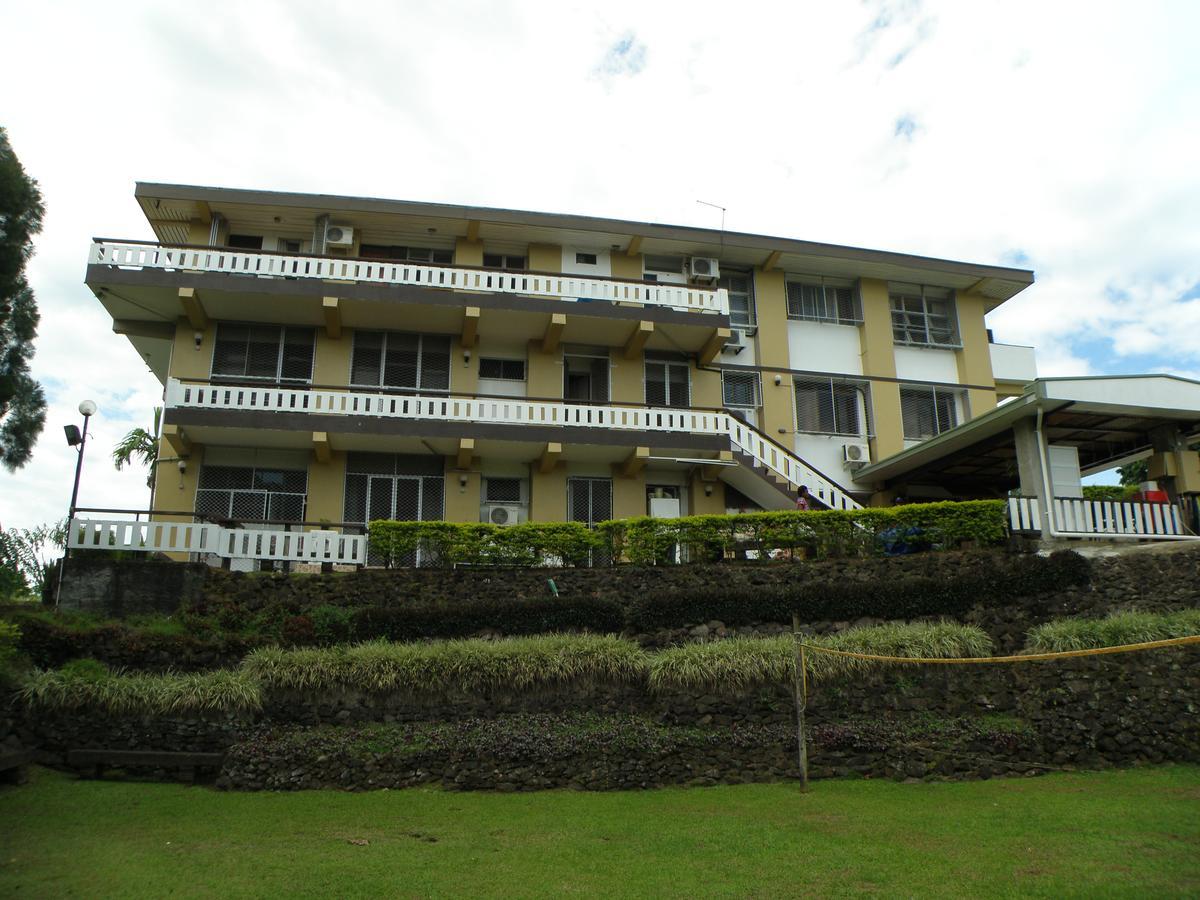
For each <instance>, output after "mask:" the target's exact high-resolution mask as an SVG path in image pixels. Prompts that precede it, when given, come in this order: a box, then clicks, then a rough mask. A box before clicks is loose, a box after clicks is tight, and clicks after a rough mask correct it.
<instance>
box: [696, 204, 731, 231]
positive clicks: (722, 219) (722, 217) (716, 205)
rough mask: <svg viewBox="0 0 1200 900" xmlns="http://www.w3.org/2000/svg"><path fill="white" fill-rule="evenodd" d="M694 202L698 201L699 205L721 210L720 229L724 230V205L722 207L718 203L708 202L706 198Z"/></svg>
mask: <svg viewBox="0 0 1200 900" xmlns="http://www.w3.org/2000/svg"><path fill="white" fill-rule="evenodd" d="M696 202H697V203H699V204H700V205H701V206H711V207H712V208H713V209H719V210H720V211H721V230H722V231H724V230H725V207H723V206H722V205H721V204H719V203H709V202H708V201H707V200H697V201H696Z"/></svg>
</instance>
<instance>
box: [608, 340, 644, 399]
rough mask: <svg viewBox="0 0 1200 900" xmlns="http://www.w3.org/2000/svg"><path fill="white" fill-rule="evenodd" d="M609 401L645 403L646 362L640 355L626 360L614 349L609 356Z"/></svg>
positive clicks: (621, 351) (622, 354) (622, 352)
mask: <svg viewBox="0 0 1200 900" xmlns="http://www.w3.org/2000/svg"><path fill="white" fill-rule="evenodd" d="M608 371H609V399H610V400H612V401H613V402H614V403H645V402H646V389H645V380H646V361H645V359H643V357H642V354H640V353H639V354H638V355H637V356H636V357H634V358H633V359H626V358H625V352H624V350H622V349H621V348H619V347H618V348H616V349H615V350H613V351H612V352H611V353H610V354H609V369H608Z"/></svg>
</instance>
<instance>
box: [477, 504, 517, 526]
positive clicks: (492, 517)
mask: <svg viewBox="0 0 1200 900" xmlns="http://www.w3.org/2000/svg"><path fill="white" fill-rule="evenodd" d="M483 511H484V515H485V516H487V521H488V522H489V523H490V524H492V525H516V524H517V523H518V522H520V521H521V520H522V519H524V518H525V508H524V507H523V506H521V504H519V503H489V504H487V505H486V506H484V508H483Z"/></svg>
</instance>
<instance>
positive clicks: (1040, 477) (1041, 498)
mask: <svg viewBox="0 0 1200 900" xmlns="http://www.w3.org/2000/svg"><path fill="white" fill-rule="evenodd" d="M1013 439H1014V443H1015V446H1016V452H1017V475H1018V477H1019V478H1020V480H1021V496H1022V497H1036V498H1037V501H1038V509H1039V512H1040V515H1041V519H1042V535H1043V536H1044V537H1047V538H1048V537H1049V536H1050V500H1051V498H1050V497H1047V496H1046V478H1045V472H1044V469H1043V467H1042V451H1041V447H1039V446H1038V435H1037V424H1036V422H1035V421H1034V420H1033V419H1029V418H1026V419H1018V420H1017V421H1016V422H1015V423H1014V424H1013Z"/></svg>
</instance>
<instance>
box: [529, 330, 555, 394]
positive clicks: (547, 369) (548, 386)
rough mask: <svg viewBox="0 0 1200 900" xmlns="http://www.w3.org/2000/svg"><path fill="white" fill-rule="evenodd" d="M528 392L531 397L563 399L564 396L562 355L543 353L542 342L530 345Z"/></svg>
mask: <svg viewBox="0 0 1200 900" xmlns="http://www.w3.org/2000/svg"><path fill="white" fill-rule="evenodd" d="M525 376H526V390H528V391H529V396H530V397H547V398H551V399H553V398H561V397H562V395H563V369H562V353H561V352H559V351H556V352H554V353H543V352H542V342H541V341H540V340H537V341H531V342H530V344H529V358H528V362H527V363H526V373H525Z"/></svg>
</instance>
